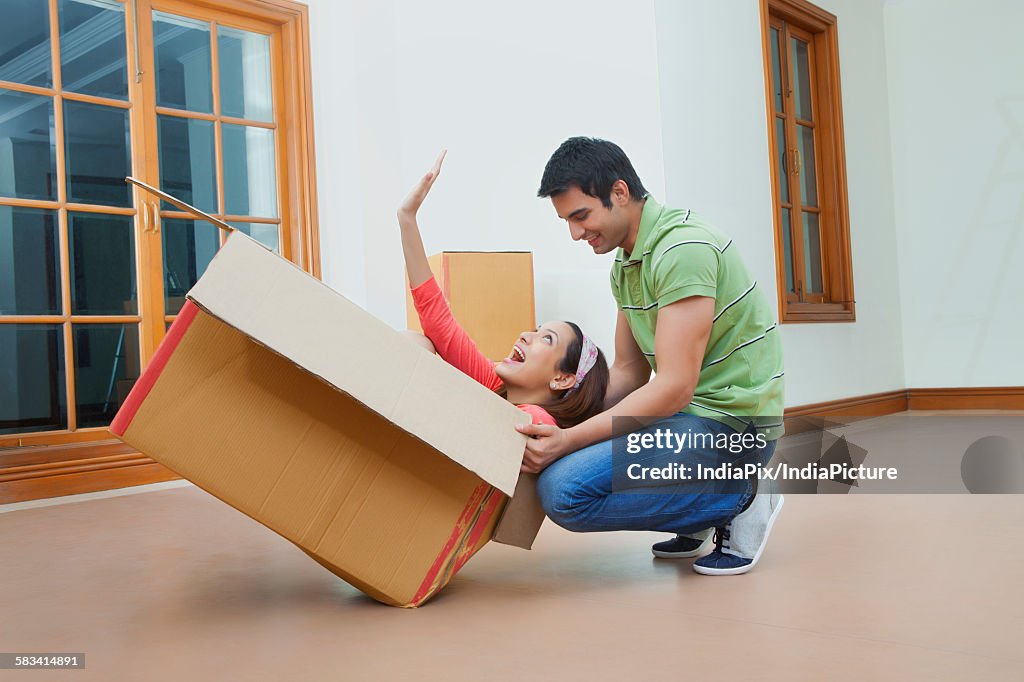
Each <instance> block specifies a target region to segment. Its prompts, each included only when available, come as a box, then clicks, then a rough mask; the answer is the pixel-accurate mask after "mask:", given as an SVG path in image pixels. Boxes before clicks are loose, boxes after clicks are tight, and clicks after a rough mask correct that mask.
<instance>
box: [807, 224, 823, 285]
mask: <svg viewBox="0 0 1024 682" xmlns="http://www.w3.org/2000/svg"><path fill="white" fill-rule="evenodd" d="M804 277H805V278H806V279H805V282H804V286H805V287H807V291H809V292H814V293H821V292H822V288H821V233H820V230H819V228H818V214H816V213H806V212H805V213H804Z"/></svg>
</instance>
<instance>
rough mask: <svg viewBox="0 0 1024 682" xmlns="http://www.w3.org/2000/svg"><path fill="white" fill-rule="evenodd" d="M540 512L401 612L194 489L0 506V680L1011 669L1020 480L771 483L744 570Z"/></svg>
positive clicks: (963, 673) (1020, 632) (808, 675)
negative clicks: (919, 488)
mask: <svg viewBox="0 0 1024 682" xmlns="http://www.w3.org/2000/svg"><path fill="white" fill-rule="evenodd" d="M661 537H663V536H659V535H656V534H649V533H603V534H590V535H578V534H571V533H568V532H565V531H563V530H561V529H559V528H557V527H555V526H553V525H551V524H550V523H548V524H547V525H545V527H544V529H543V531H542V533H541V535H540V537H539V538H538V541H537V543H536V547H535V549H534V550H533V551H532V552H524V551H522V550H517V549H513V548H509V547H504V546H500V545H495V544H491V545H489V546H487V547H486V548H484V550H483V551H482V552H481V553H480V554H479V555H478V556H477V557H475V558H474V559H473V560H472V561H471V562H470V563H469V564H468V565H467V566H466V567H465V569H463V571H462V572H461V573H460V574H459V576H457V577H456V579H455V580H454V582H453V583H452V584H451V585H450V586H449V587H448V588H447V589H446V590H445V592H444V593H442V594H441V595H440V596H439V597H438V598H437V599H435V600H434V601H432V602H431V603H429V604H428V605H426V606H425V607H423V608H421V609H418V610H402V609H394V608H389V607H385V606H381V605H379V604H377V603H376V602H373V601H372V600H370V599H368V598H366V597H364V596H362V595H361V594H360V593H359V592H357V591H356V590H355V589H353V588H351V587H349V586H347V585H346V584H344V583H343V582H341V581H339V580H338V579H337V578H336V577H334V576H333V575H332V574H330V573H328V572H327V571H326V570H324V569H323V568H321V567H320V566H319V565H318V564H316V563H314V562H313V561H312V560H310V559H309V558H308V557H307V556H306V555H305V554H303V553H302V552H301V551H300V550H298V549H297V548H295V547H294V546H293V545H292V544H290V543H289V542H288V541H286V540H284V539H282V538H280V537H278V536H277V535H275V534H273V533H272V532H270V531H268V530H266V529H265V528H263V527H262V526H260V525H259V524H257V523H256V522H254V521H252V520H250V519H248V518H247V517H245V516H243V515H242V514H240V513H239V512H237V511H235V510H233V509H231V508H230V507H228V506H227V505H225V504H223V503H222V502H220V501H218V500H216V499H214V498H213V497H211V496H209V495H207V494H206V493H204V492H202V491H201V490H199V489H196V488H194V487H181V488H173V489H164V490H158V491H155V492H146V493H142V494H135V495H125V496H119V497H110V498H103V499H88V500H86V501H79V502H75V503H71V504H61V505H55V506H45V507H35V508H28V509H18V510H16V511H10V512H8V513H0V590H2V595H3V602H2V607H0V651H7V652H14V651H31V652H45V651H53V652H56V651H67V652H72V651H76V652H85V653H86V655H87V658H86V661H87V663H86V669H85V670H75V671H59V672H57V671H54V672H49V671H35V672H32V673H28V672H25V671H9V670H8V671H0V679H2V680H7V679H11V680H28V679H32V680H48V679H67V680H189V681H192V680H207V679H209V680H321V679H322V680H402V679H416V680H432V679H438V680H442V679H443V680H449V681H450V680H469V679H488V680H489V679H509V680H545V679H550V680H624V679H654V680H661V679H666V680H667V679H697V678H698V677H699V676H707V675H711V676H715V677H722V676H724V677H725V678H726V679H785V680H820V679H865V678H883V679H928V680H933V679H982V680H1004V679H1015V680H1019V679H1024V642H1022V637H1024V608H1022V607H1024V496H1020V495H1016V496H1009V495H1003V496H968V495H942V496H935V495H932V496H926V495H899V496H897V495H852V496H846V495H841V496H840V495H835V496H824V495H823V496H816V497H815V496H807V495H791V496H789V497H788V498H787V502H786V508H785V510H784V512H783V513H782V515H781V517H780V519H779V522H778V524H777V526H776V529H775V532H774V534H773V536H772V541H771V543H770V545H769V547H768V550H767V551H766V553H765V556H764V558H763V559H762V562H761V564H760V565H759V566H758V568H757V569H756V570H755V571H754V572H752V573H750V574H748V575H745V576H736V577H705V576H699V575H696V574H695V573H693V572H692V570H691V569H690V562H689V561H678V562H673V561H665V560H655V559H653V558H652V557H651V555H650V553H649V551H648V545H649V544H650V542H651V541H652V540H657V539H660V538H661Z"/></svg>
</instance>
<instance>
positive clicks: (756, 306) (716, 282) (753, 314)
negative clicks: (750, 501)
mask: <svg viewBox="0 0 1024 682" xmlns="http://www.w3.org/2000/svg"><path fill="white" fill-rule="evenodd" d="M611 284H612V293H613V294H614V296H615V301H616V303H618V305H619V309H620V310H622V312H623V313H625V315H626V319H627V320H628V321H629V328H630V330H632V332H633V338H634V339H636V342H637V345H639V346H640V350H641V351H642V352H643V354H644V356H645V357H646V358H647V361H648V362H649V363H650V364H651V369H653V370H654V371H655V372H657V371H658V362H657V358H656V357H655V356H654V333H655V330H656V328H657V326H658V309H659V308H660V307H662V306H666V305H669V304H670V303H674V302H676V301H679V300H681V299H684V298H687V297H690V296H707V297H709V298H713V299H715V317H714V323H713V324H712V326H711V336H710V338H709V339H708V345H707V348H706V349H705V351H704V360H703V362H702V364H701V370H700V378H699V379H698V381H697V389H696V390H695V391H694V394H693V401H692V402H691V403H690V404H689V405H687V406H686V408H685V409H683V412H685V413H689V414H694V415H697V416H701V417H711V418H713V419H717V420H718V421H722V422H725V423H726V424H729V425H730V426H731V427H733V428H734V429H737V430H739V431H743V430H744V429H745V428H746V426H747V424H748V423H750V422H753V423H754V424H755V425H756V427H757V428H758V429H759V431H760V432H761V433H764V434H765V436H766V437H767V438H768V439H769V440H774V439H776V438H778V437H779V436H781V435H782V433H783V426H782V409H783V390H784V386H785V378H784V375H785V372H784V371H783V365H782V341H781V339H780V338H779V331H778V328H777V327H778V323H777V322H776V321H775V316H774V315H773V313H772V309H771V306H769V304H768V300H767V298H765V294H764V292H763V291H762V288H761V286H760V285H759V284H758V283H757V281H756V280H755V279H754V278H753V277H752V276H751V274H750V272H749V271H748V270H747V267H746V265H744V264H743V260H742V259H741V258H740V254H739V250H738V249H737V248H736V245H735V244H733V241H732V239H729V238H728V237H726V236H725V235H724V234H722V233H721V232H719V231H718V230H717V229H715V228H714V227H712V226H711V225H709V224H708V223H707V222H705V221H704V220H702V219H701V218H700V217H699V216H697V215H696V214H695V213H693V212H691V211H689V210H677V209H673V208H666V207H663V206H662V205H661V204H659V203H658V202H656V201H655V200H654V199H653V198H651V197H650V196H648V197H647V201H646V203H645V204H644V210H643V217H642V218H641V220H640V231H639V233H638V234H637V239H636V244H635V245H634V247H633V253H632V254H629V253H626V252H625V251H624V250H623V249H621V248H620V249H619V250H618V252H617V253H616V257H615V264H614V265H613V266H612V272H611Z"/></svg>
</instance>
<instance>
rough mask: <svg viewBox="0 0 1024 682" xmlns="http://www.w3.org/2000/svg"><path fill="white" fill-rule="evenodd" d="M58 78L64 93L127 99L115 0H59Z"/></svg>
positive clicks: (121, 24) (121, 31) (120, 10)
mask: <svg viewBox="0 0 1024 682" xmlns="http://www.w3.org/2000/svg"><path fill="white" fill-rule="evenodd" d="M57 12H58V20H59V22H60V74H61V75H60V78H61V86H62V87H63V88H64V89H65V90H70V91H72V92H81V93H85V94H87V95H96V96H98V97H113V98H116V99H127V98H128V56H127V55H128V48H127V42H126V40H125V28H124V19H125V13H124V5H123V4H121V3H119V2H117V1H116V0H59V2H58V3H57Z"/></svg>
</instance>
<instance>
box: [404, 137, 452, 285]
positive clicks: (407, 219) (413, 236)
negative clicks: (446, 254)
mask: <svg viewBox="0 0 1024 682" xmlns="http://www.w3.org/2000/svg"><path fill="white" fill-rule="evenodd" d="M447 153H448V152H447V150H444V151H442V152H441V154H440V155H439V156H438V157H437V161H435V162H434V167H433V168H431V169H430V172H429V173H427V174H426V175H424V176H423V178H422V179H421V180H420V182H419V184H418V185H416V186H415V187H414V188H413V190H412V191H411V192H410V193H409V196H407V197H406V198H405V201H403V202H402V205H401V206H399V208H398V225H399V227H401V229H402V254H403V255H404V256H405V270H406V272H408V273H409V288H411V289H415V288H416V287H418V286H419V285H421V284H423V283H424V282H426V281H427V280H428V279H430V278H431V277H433V273H432V272H431V271H430V264H429V263H428V262H427V253H426V251H424V250H423V239H422V238H421V237H420V228H419V225H418V224H417V223H416V213H417V212H418V211H419V210H420V205H421V204H422V203H423V200H424V199H425V198H426V197H427V193H428V192H430V188H431V186H433V184H434V180H436V179H437V176H438V175H440V173H441V162H442V161H444V156H445V154H447Z"/></svg>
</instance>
